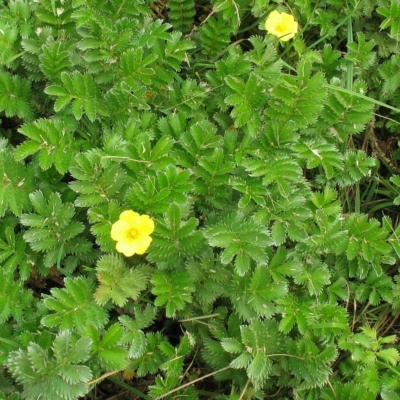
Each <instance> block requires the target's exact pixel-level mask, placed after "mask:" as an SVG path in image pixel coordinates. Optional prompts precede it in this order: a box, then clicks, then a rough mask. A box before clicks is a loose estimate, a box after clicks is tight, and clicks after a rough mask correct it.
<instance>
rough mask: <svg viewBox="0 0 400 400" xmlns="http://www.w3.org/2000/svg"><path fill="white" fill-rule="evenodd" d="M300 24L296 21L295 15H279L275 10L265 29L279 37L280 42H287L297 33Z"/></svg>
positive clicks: (269, 17) (269, 16) (270, 15)
mask: <svg viewBox="0 0 400 400" xmlns="http://www.w3.org/2000/svg"><path fill="white" fill-rule="evenodd" d="M298 28H299V24H298V23H297V22H296V21H295V20H294V17H293V15H290V14H286V13H285V12H282V13H279V12H278V11H276V10H274V11H272V12H271V13H270V14H269V15H268V18H267V20H266V21H265V29H266V30H267V32H268V33H270V34H272V35H275V36H278V38H279V40H282V41H283V42H287V41H288V40H289V39H292V38H293V37H294V35H295V34H296V33H297V31H298Z"/></svg>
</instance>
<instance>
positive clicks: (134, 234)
mask: <svg viewBox="0 0 400 400" xmlns="http://www.w3.org/2000/svg"><path fill="white" fill-rule="evenodd" d="M126 236H127V237H128V239H131V240H133V239H137V237H138V236H139V233H138V231H137V230H136V229H134V228H132V229H129V231H128V233H127V235H126Z"/></svg>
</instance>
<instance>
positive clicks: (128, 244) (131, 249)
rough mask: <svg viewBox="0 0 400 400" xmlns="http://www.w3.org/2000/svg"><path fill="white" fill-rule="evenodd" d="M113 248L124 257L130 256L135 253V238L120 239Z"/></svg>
mask: <svg viewBox="0 0 400 400" xmlns="http://www.w3.org/2000/svg"><path fill="white" fill-rule="evenodd" d="M115 248H116V249H117V251H118V252H119V253H122V254H123V255H124V256H125V257H132V256H133V255H134V254H136V240H120V241H119V242H117V245H116V246H115Z"/></svg>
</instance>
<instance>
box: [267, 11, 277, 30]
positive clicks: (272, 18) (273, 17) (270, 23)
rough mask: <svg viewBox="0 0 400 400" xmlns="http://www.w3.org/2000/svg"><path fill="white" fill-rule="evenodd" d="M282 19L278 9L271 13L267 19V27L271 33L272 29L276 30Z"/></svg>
mask: <svg viewBox="0 0 400 400" xmlns="http://www.w3.org/2000/svg"><path fill="white" fill-rule="evenodd" d="M280 19H281V16H280V14H279V13H278V11H276V10H274V11H272V12H271V13H270V14H269V15H268V18H267V20H266V21H265V29H266V30H267V31H268V32H269V33H271V31H272V30H274V28H275V26H276V24H277V23H279V21H280Z"/></svg>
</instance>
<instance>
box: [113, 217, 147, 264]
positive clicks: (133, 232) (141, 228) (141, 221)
mask: <svg viewBox="0 0 400 400" xmlns="http://www.w3.org/2000/svg"><path fill="white" fill-rule="evenodd" d="M153 231H154V221H153V220H152V219H150V217H149V216H148V215H139V214H138V213H135V212H133V211H132V210H127V211H123V212H122V213H121V215H120V216H119V220H118V221H117V222H116V223H115V224H113V226H112V227H111V238H112V239H113V240H116V241H117V245H116V249H117V251H118V252H119V253H123V254H124V255H125V256H126V257H132V256H133V255H134V254H143V253H144V252H145V251H146V250H147V248H148V247H149V246H150V243H151V240H152V239H151V237H150V236H149V235H151V234H152V233H153Z"/></svg>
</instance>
